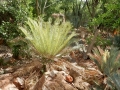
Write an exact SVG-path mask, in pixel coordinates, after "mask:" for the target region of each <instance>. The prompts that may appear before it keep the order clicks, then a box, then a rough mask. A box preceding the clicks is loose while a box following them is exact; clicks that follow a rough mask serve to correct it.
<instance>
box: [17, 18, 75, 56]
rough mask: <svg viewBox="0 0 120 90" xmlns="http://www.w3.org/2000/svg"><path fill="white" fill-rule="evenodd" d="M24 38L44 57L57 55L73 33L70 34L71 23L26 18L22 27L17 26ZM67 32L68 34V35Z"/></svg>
mask: <svg viewBox="0 0 120 90" xmlns="http://www.w3.org/2000/svg"><path fill="white" fill-rule="evenodd" d="M19 28H20V30H21V31H22V32H23V33H24V34H25V36H26V38H27V39H28V40H29V41H30V42H31V43H32V45H33V46H34V47H35V49H36V51H37V52H38V53H39V54H40V55H41V56H42V57H45V58H52V57H54V56H55V55H57V54H58V53H59V52H60V51H61V50H62V49H63V48H65V46H66V45H67V44H68V43H69V41H70V40H71V38H72V37H73V36H75V35H76V34H75V33H71V34H70V30H71V25H70V23H69V22H65V23H62V24H61V25H59V22H55V24H54V25H51V21H49V22H44V21H43V20H42V19H39V20H33V19H31V18H28V21H27V22H26V25H25V26H24V27H19ZM68 34H69V35H68Z"/></svg>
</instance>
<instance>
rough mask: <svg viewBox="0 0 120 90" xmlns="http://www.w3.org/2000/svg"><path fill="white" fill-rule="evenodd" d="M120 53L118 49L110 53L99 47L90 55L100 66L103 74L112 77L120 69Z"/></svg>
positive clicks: (113, 49)
mask: <svg viewBox="0 0 120 90" xmlns="http://www.w3.org/2000/svg"><path fill="white" fill-rule="evenodd" d="M119 54H120V52H119V51H118V49H117V48H112V49H111V50H110V51H108V50H105V51H103V50H102V49H101V48H100V47H99V46H98V47H97V48H94V50H93V54H89V56H90V58H91V59H92V60H94V62H95V63H96V64H97V65H98V67H99V69H100V70H101V72H103V73H104V74H105V75H110V74H111V73H113V72H116V71H117V70H118V68H119V67H120V56H119Z"/></svg>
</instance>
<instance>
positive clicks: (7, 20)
mask: <svg viewBox="0 0 120 90" xmlns="http://www.w3.org/2000/svg"><path fill="white" fill-rule="evenodd" d="M30 3H31V2H30V1H29V0H1V1H0V36H1V37H2V38H4V39H6V40H8V39H13V38H15V37H17V36H19V35H20V34H21V32H20V31H19V30H18V25H19V24H23V23H24V21H25V20H27V18H26V17H27V16H32V12H31V11H32V7H30V5H29V4H30Z"/></svg>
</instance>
